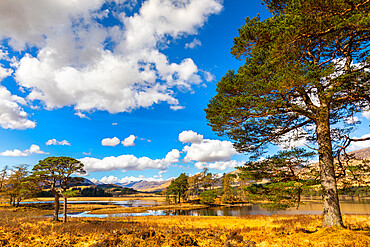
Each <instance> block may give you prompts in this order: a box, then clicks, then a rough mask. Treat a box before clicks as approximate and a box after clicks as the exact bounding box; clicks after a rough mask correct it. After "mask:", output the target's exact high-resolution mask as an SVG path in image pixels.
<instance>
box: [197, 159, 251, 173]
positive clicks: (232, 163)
mask: <svg viewBox="0 0 370 247" xmlns="http://www.w3.org/2000/svg"><path fill="white" fill-rule="evenodd" d="M244 163H245V162H244V161H241V162H238V161H236V160H229V161H218V162H213V163H206V162H197V163H195V164H194V166H195V167H196V168H198V169H203V168H205V167H207V168H209V169H216V170H220V171H224V170H226V169H229V168H235V167H237V166H243V165H244Z"/></svg>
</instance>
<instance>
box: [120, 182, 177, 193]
mask: <svg viewBox="0 0 370 247" xmlns="http://www.w3.org/2000/svg"><path fill="white" fill-rule="evenodd" d="M170 183H171V179H168V180H164V181H144V180H141V181H137V182H129V183H117V184H118V185H120V186H122V187H126V188H132V189H134V190H138V191H143V192H153V191H162V190H164V189H165V188H167V187H168V186H169V185H170Z"/></svg>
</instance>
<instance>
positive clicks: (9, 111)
mask: <svg viewBox="0 0 370 247" xmlns="http://www.w3.org/2000/svg"><path fill="white" fill-rule="evenodd" d="M25 104H26V102H25V100H24V99H23V98H21V97H18V96H16V95H12V94H11V93H10V92H9V91H8V90H7V89H6V88H5V87H3V86H0V126H1V127H2V128H4V129H33V128H35V127H36V123H35V122H33V121H31V120H29V119H28V114H27V113H26V112H25V111H24V110H23V109H22V108H21V107H20V105H25Z"/></svg>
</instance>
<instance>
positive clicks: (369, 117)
mask: <svg viewBox="0 0 370 247" xmlns="http://www.w3.org/2000/svg"><path fill="white" fill-rule="evenodd" d="M362 116H364V117H365V118H367V119H370V111H364V112H362Z"/></svg>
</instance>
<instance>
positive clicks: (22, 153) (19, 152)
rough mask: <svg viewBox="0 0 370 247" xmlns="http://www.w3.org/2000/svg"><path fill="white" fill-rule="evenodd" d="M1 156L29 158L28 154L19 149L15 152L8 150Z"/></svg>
mask: <svg viewBox="0 0 370 247" xmlns="http://www.w3.org/2000/svg"><path fill="white" fill-rule="evenodd" d="M0 155H1V156H13V157H20V156H28V153H26V152H23V151H21V150H19V149H14V150H6V151H4V152H2V153H0Z"/></svg>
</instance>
